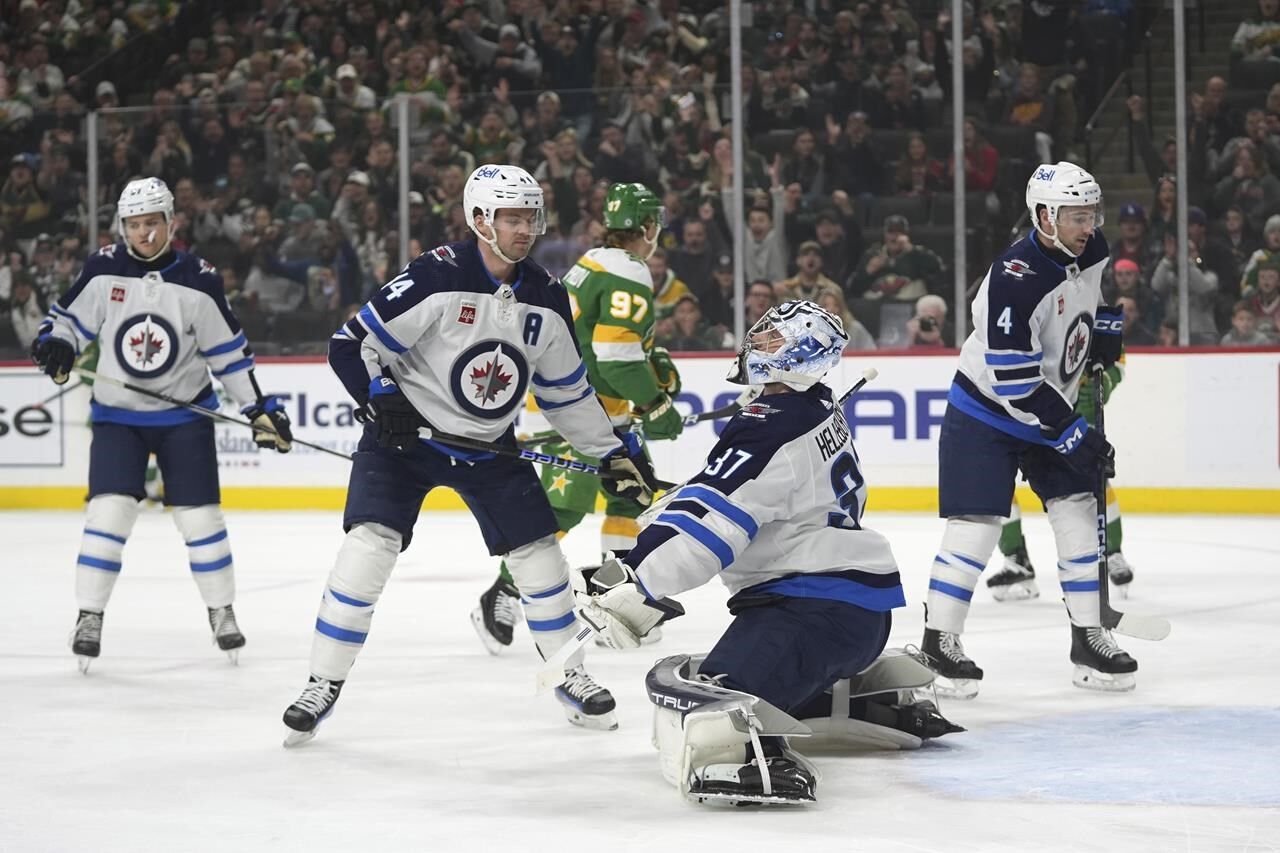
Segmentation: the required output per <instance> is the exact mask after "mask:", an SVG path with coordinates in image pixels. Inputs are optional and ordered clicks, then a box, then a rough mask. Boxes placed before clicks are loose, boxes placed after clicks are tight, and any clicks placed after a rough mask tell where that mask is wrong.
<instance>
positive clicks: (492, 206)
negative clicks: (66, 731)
mask: <svg viewBox="0 0 1280 853" xmlns="http://www.w3.org/2000/svg"><path fill="white" fill-rule="evenodd" d="M462 207H463V209H464V211H465V213H466V216H467V225H468V226H469V227H470V228H471V230H472V231H474V232H475V235H476V237H478V238H480V239H481V240H483V241H484V242H486V243H488V244H489V248H491V249H493V251H494V253H495V254H497V256H498V257H500V258H502V260H504V261H506V262H507V263H509V264H514V263H515V262H516V261H518V260H521V259H520V258H508V257H507V256H506V255H504V254H503V253H502V251H501V250H500V249H499V248H498V242H497V232H496V231H495V230H494V227H493V222H494V215H495V214H496V213H497V212H498V211H499V210H503V209H507V208H515V209H518V210H533V211H535V213H534V217H533V235H534V236H535V237H537V236H539V235H542V234H545V233H546V231H547V212H546V209H545V206H544V203H543V199H542V187H541V186H539V185H538V182H537V181H535V180H534V179H533V176H532V175H530V174H529V173H528V172H526V171H525V170H524V169H521V168H520V167H519V166H502V165H492V166H481V167H480V168H478V169H476V170H475V171H474V172H472V173H471V176H470V177H469V178H467V183H466V185H465V186H463V188H462ZM477 209H478V210H479V211H480V213H481V215H482V217H483V220H484V223H485V224H486V225H488V226H489V232H490V233H489V235H485V234H484V233H483V232H482V231H481V230H480V229H479V228H477V227H476V218H475V212H476V210H477Z"/></svg>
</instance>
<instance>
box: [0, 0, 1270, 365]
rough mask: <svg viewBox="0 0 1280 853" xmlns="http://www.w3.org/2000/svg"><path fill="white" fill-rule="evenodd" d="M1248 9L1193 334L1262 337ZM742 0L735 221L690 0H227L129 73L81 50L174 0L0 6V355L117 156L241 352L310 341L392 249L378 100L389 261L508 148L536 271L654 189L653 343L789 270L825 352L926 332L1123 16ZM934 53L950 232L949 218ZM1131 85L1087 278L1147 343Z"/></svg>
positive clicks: (52, 280)
mask: <svg viewBox="0 0 1280 853" xmlns="http://www.w3.org/2000/svg"><path fill="white" fill-rule="evenodd" d="M1278 5H1280V0H1259V2H1258V10H1257V14H1256V16H1255V17H1254V18H1252V19H1250V20H1249V21H1246V22H1245V23H1242V24H1241V26H1240V32H1239V33H1238V34H1237V35H1236V38H1235V39H1234V40H1233V42H1232V51H1233V56H1234V57H1235V60H1236V61H1235V64H1234V65H1233V72H1232V73H1233V75H1236V74H1239V75H1241V79H1242V80H1246V81H1255V82H1257V81H1264V82H1265V81H1269V80H1271V78H1272V77H1274V78H1275V80H1276V82H1275V85H1271V87H1270V88H1269V89H1266V88H1262V87H1261V86H1257V87H1255V88H1254V89H1248V90H1247V91H1249V92H1250V93H1251V95H1256V97H1253V98H1252V99H1251V100H1247V101H1240V100H1239V99H1233V98H1230V97H1228V96H1227V93H1226V90H1227V82H1226V81H1225V80H1222V79H1221V78H1216V77H1215V78H1213V79H1210V80H1209V81H1208V82H1207V83H1206V84H1205V87H1204V91H1203V93H1197V94H1196V95H1195V96H1194V97H1193V98H1192V105H1191V106H1192V114H1193V115H1192V126H1191V128H1190V150H1189V154H1190V156H1191V158H1192V160H1193V161H1194V163H1193V167H1192V180H1191V190H1192V198H1193V204H1194V205H1195V207H1194V209H1193V210H1192V213H1191V215H1190V217H1189V220H1188V224H1189V226H1190V227H1191V229H1192V238H1191V239H1192V243H1193V245H1192V252H1191V255H1192V258H1193V263H1194V265H1195V269H1194V270H1192V271H1190V278H1191V288H1190V290H1191V294H1190V295H1191V301H1192V304H1191V305H1190V306H1189V307H1190V314H1191V338H1192V342H1193V343H1211V344H1218V343H1219V342H1221V343H1224V344H1252V343H1259V342H1266V343H1275V342H1277V340H1280V338H1278V337H1277V335H1278V333H1277V331H1276V329H1277V320H1278V317H1280V313H1278V312H1280V287H1278V282H1277V275H1280V215H1277V214H1280V179H1278V178H1277V174H1280V173H1278V172H1277V167H1278V166H1280V76H1277V75H1276V74H1275V73H1274V72H1275V70H1276V69H1277V68H1280V16H1278V13H1277V6H1278ZM744 7H745V8H746V13H747V15H748V20H747V24H748V26H747V27H746V28H744V32H743V45H744V53H746V54H747V55H748V56H749V57H750V62H748V63H746V65H745V67H744V69H743V81H742V82H743V89H744V94H745V123H746V127H745V128H744V129H743V133H742V137H743V139H744V142H745V146H746V158H745V162H744V164H743V176H742V177H743V182H744V185H745V187H746V195H747V197H746V209H747V214H746V220H745V221H744V222H743V223H741V224H740V226H739V227H736V228H735V224H734V223H732V222H731V221H730V218H729V215H728V211H729V210H730V209H731V205H730V188H731V186H732V183H733V177H734V176H733V158H732V147H731V142H730V139H731V134H732V133H733V132H734V129H733V128H731V127H730V115H731V104H730V86H729V64H728V43H729V33H728V26H729V18H728V7H727V4H725V3H722V2H719V0H424V2H373V0H356V2H338V0H262V2H261V3H255V4H253V5H252V7H248V6H247V4H246V5H245V8H243V9H242V8H241V6H240V5H239V4H235V3H230V4H227V6H226V11H225V13H224V12H222V11H221V10H219V9H215V10H214V11H213V12H210V13H208V15H209V17H208V24H207V26H206V27H205V28H204V29H202V30H200V31H199V33H198V34H197V35H195V36H194V37H191V38H189V39H185V40H184V41H183V42H181V43H171V44H170V50H168V51H162V52H161V53H160V54H158V55H157V56H155V57H146V56H142V57H137V58H136V59H135V60H134V62H135V64H139V65H140V66H143V67H147V68H149V70H147V71H146V73H145V75H144V76H143V77H142V78H141V82H137V80H136V79H135V80H134V81H133V82H132V83H131V84H130V87H129V88H128V89H127V90H126V89H125V88H124V87H123V86H121V87H118V86H117V85H116V83H115V82H113V81H112V80H105V79H104V80H99V81H97V82H92V78H91V77H89V76H87V75H86V74H85V73H84V71H83V69H85V68H87V67H89V66H91V65H92V64H93V63H94V62H95V61H97V60H98V58H100V57H101V56H103V55H107V54H110V53H111V52H112V51H113V50H124V49H127V48H126V45H128V44H129V40H130V38H131V37H132V36H133V35H134V34H136V33H138V32H153V31H156V32H164V31H165V30H164V28H165V26H166V22H167V21H170V20H172V19H173V18H174V16H175V15H176V14H177V13H178V12H177V10H178V9H179V6H178V4H175V3H172V2H164V0H146V2H131V1H130V0H21V2H14V0H0V157H2V158H3V159H2V160H0V169H2V170H3V172H2V173H0V253H2V254H0V307H3V309H4V310H3V312H0V349H3V351H4V352H7V353H10V354H13V353H16V352H20V351H23V350H25V347H26V346H27V345H28V344H29V342H30V340H31V337H32V336H33V335H34V333H35V327H36V325H38V323H39V319H40V318H41V317H42V316H43V315H44V313H45V311H46V309H47V306H48V304H49V303H50V302H51V301H52V300H53V299H56V298H57V296H58V295H59V294H60V293H62V292H64V291H65V290H66V289H67V288H68V287H69V286H70V285H71V284H72V282H73V281H74V279H75V277H76V275H77V273H78V270H79V268H80V266H81V265H82V264H83V260H84V257H85V255H86V254H87V252H89V251H90V250H92V249H94V248H96V246H90V245H88V243H89V235H90V233H91V228H90V225H91V224H94V223H96V225H97V234H98V240H99V242H100V243H102V242H109V241H112V240H114V239H115V235H114V233H113V232H112V227H113V224H114V202H115V200H116V198H117V197H118V195H119V193H120V190H121V189H122V188H123V186H124V185H125V184H126V183H127V182H128V180H129V179H130V178H132V177H134V176H138V175H144V174H145V175H157V176H159V177H161V178H163V179H164V180H165V181H166V182H167V183H168V184H169V186H170V187H171V188H172V189H173V192H174V195H175V199H176V202H175V207H176V225H177V231H176V242H175V245H176V246H177V247H178V248H180V249H190V250H193V251H197V252H198V253H199V254H201V255H202V256H203V257H205V258H206V259H208V260H209V261H210V262H211V263H213V264H214V265H215V266H217V267H218V269H219V271H220V272H221V274H222V276H223V279H224V282H225V285H226V290H227V293H228V297H229V298H230V300H231V302H232V304H233V306H234V308H235V309H236V311H237V313H238V314H239V315H240V317H241V319H242V322H243V323H244V325H245V327H246V332H247V333H248V335H249V338H250V340H251V341H253V343H254V346H255V348H256V349H258V351H259V352H264V353H271V352H295V353H303V352H319V351H322V350H323V349H324V347H325V341H326V339H327V337H328V335H329V332H330V330H331V329H333V328H335V327H336V326H337V325H338V324H339V323H340V322H341V321H342V320H343V319H344V318H345V317H346V316H347V315H349V314H350V313H351V312H352V311H353V310H354V309H355V308H356V307H357V306H359V305H360V304H361V303H362V302H363V301H364V300H365V299H366V298H368V295H369V294H370V292H371V290H372V289H374V288H377V287H379V286H381V285H382V284H383V283H385V282H386V281H387V279H388V278H390V277H391V276H393V275H394V274H395V271H396V269H397V268H398V265H399V252H400V249H399V247H400V231H401V227H402V223H401V222H400V221H399V217H398V213H397V211H398V204H399V192H400V189H399V188H400V185H401V181H400V173H399V168H400V167H399V151H398V147H397V146H398V134H399V130H400V128H399V126H398V121H399V115H400V112H399V107H398V103H399V99H400V97H401V96H403V97H404V98H406V99H407V100H408V116H409V119H408V128H407V131H408V137H409V141H410V152H409V162H410V168H409V175H408V185H409V187H410V191H409V197H408V201H409V219H408V222H407V223H404V224H403V225H404V227H407V229H408V232H409V234H408V236H409V240H410V253H411V256H412V255H416V254H417V253H419V252H421V251H422V250H424V249H429V248H431V247H433V246H435V245H438V244H440V243H442V242H446V241H451V240H461V239H465V238H467V237H469V232H468V229H467V225H466V214H465V212H464V211H463V210H462V206H461V196H462V187H463V182H464V180H465V178H466V176H467V175H468V174H469V173H470V172H471V170H472V169H474V168H475V166H477V165H481V164H486V163H500V162H513V163H518V164H520V165H522V166H524V167H526V168H527V169H528V170H529V171H530V172H531V173H532V174H533V175H534V176H535V178H536V179H537V180H538V181H539V182H540V183H541V185H542V187H543V190H544V193H545V198H546V203H547V210H548V216H547V219H548V230H547V234H546V235H545V236H543V237H542V238H541V239H540V240H539V241H538V242H537V244H536V246H535V249H534V257H535V259H536V260H538V261H539V262H541V263H543V264H544V265H545V266H547V267H548V268H549V269H550V270H552V271H553V272H555V273H557V274H559V273H563V272H565V271H566V270H567V269H568V268H569V266H571V265H572V264H573V262H574V261H575V260H576V259H577V258H578V257H579V256H580V255H581V254H582V253H583V252H585V251H586V250H588V249H590V248H592V247H594V246H598V245H601V244H602V242H603V226H602V225H601V218H602V217H601V213H602V206H603V203H604V194H605V190H606V188H607V186H608V185H609V184H610V183H612V182H617V181H638V182H643V183H645V184H647V185H649V186H651V187H653V188H655V190H656V191H658V192H659V193H660V194H661V195H662V197H663V200H664V204H665V206H666V209H667V224H666V227H665V229H664V231H663V233H662V237H661V241H660V248H659V251H657V252H656V253H655V254H654V256H653V257H652V258H650V260H649V266H650V269H651V271H652V272H653V276H654V282H655V292H656V294H657V306H658V312H657V313H658V329H657V336H658V340H659V342H660V343H662V344H664V345H666V346H668V347H669V348H671V349H673V350H699V349H727V348H732V347H733V346H734V344H735V341H734V339H733V335H732V332H731V330H732V329H733V328H734V320H735V317H736V314H737V312H739V311H741V312H743V313H744V314H745V316H746V322H747V324H748V325H750V324H751V323H752V322H753V321H754V319H756V318H758V317H759V316H760V315H761V314H763V312H764V311H766V310H767V309H768V308H769V307H770V306H771V305H773V304H776V303H777V302H778V301H781V300H783V299H787V298H795V297H804V298H809V299H814V300H816V301H819V302H820V303H822V304H824V305H826V306H827V307H828V308H830V309H831V310H833V311H835V312H837V313H839V314H840V315H841V316H842V317H843V318H844V320H845V323H846V326H847V327H848V329H849V330H850V334H851V338H852V342H851V345H850V346H851V348H855V349H870V348H875V347H877V346H879V347H919V348H930V347H949V346H954V345H956V343H957V341H956V340H955V335H954V329H953V328H952V324H951V323H950V322H949V320H948V317H949V316H952V313H953V311H952V309H953V307H954V306H953V303H952V300H953V298H954V284H953V282H954V280H955V275H954V272H953V270H952V269H951V258H952V245H953V242H954V240H956V239H963V240H966V241H967V245H968V246H969V258H970V268H969V269H968V270H964V271H963V276H964V277H965V280H967V281H972V280H974V279H975V278H980V277H981V275H982V274H983V273H984V272H985V268H986V265H987V264H989V263H990V256H991V252H992V251H993V250H994V249H997V248H999V247H1001V246H1003V245H1004V244H1005V243H1006V242H1007V240H1008V237H1009V230H1010V227H1011V226H1013V225H1014V224H1015V223H1017V222H1018V220H1019V218H1020V217H1021V216H1023V215H1024V214H1023V209H1022V193H1023V188H1024V187H1025V183H1026V179H1027V176H1028V175H1029V173H1030V170H1031V168H1032V167H1033V166H1034V165H1035V163H1037V162H1041V161H1054V160H1056V159H1059V158H1063V157H1078V156H1079V154H1078V149H1077V148H1076V140H1077V139H1078V133H1079V130H1080V127H1081V125H1082V124H1083V122H1084V120H1085V118H1086V117H1087V116H1088V115H1089V113H1090V112H1092V110H1093V108H1094V107H1095V106H1096V105H1097V103H1098V101H1099V98H1100V97H1101V96H1102V94H1103V93H1104V92H1105V90H1106V88H1107V87H1108V86H1109V84H1110V81H1111V80H1112V79H1113V78H1114V76H1115V74H1116V73H1118V71H1119V70H1120V68H1121V67H1122V62H1121V59H1122V57H1123V55H1124V52H1125V51H1124V45H1126V44H1131V43H1132V42H1133V40H1134V39H1135V38H1136V37H1137V35H1138V32H1137V31H1138V30H1139V29H1141V26H1142V20H1143V19H1142V17H1141V15H1142V14H1143V13H1144V9H1141V8H1136V7H1134V6H1133V4H1132V3H1131V2H1130V0H1088V2H1039V1H1038V0H1036V2H1033V0H972V2H970V0H966V2H965V4H964V9H965V12H964V20H963V22H962V25H963V32H964V33H965V38H964V40H963V42H962V44H960V45H959V46H956V45H954V44H953V43H952V39H951V20H950V17H949V11H948V10H949V8H950V6H949V4H942V11H939V5H938V4H935V3H932V2H929V0H875V2H871V0H820V2H816V3H796V2H793V0H759V2H755V3H751V4H744ZM1145 13H1149V10H1145ZM957 49H958V50H961V51H962V52H963V62H964V70H965V75H964V79H965V102H966V109H965V118H964V122H963V124H964V152H965V153H964V162H963V164H962V165H961V168H963V170H964V173H965V176H966V181H967V187H968V193H967V196H966V198H965V200H964V206H965V210H966V219H967V222H968V226H969V227H968V229H967V230H966V232H965V233H961V234H958V235H957V233H956V229H955V220H954V197H953V196H952V194H951V188H952V178H953V175H954V171H955V169H956V168H957V164H956V163H955V162H954V158H953V157H952V156H951V129H950V128H951V118H950V83H951V74H950V71H949V69H950V58H949V57H950V56H951V55H952V51H954V50H957ZM148 61H151V62H152V63H153V67H149V66H146V63H147V62H148ZM1268 75H1270V76H1268ZM135 84H136V85H135ZM1235 88H1236V87H1235V85H1234V84H1233V90H1234V89H1235ZM1129 108H1130V111H1131V114H1132V115H1133V117H1134V127H1135V138H1136V139H1137V142H1138V144H1139V146H1138V147H1139V152H1140V154H1141V159H1142V163H1143V166H1144V168H1145V169H1146V170H1147V172H1148V174H1149V175H1150V176H1151V178H1152V182H1153V195H1152V197H1151V199H1150V200H1147V199H1139V200H1134V203H1131V204H1128V205H1126V206H1125V207H1124V208H1123V211H1122V213H1121V216H1120V222H1119V223H1118V226H1112V225H1108V226H1107V228H1108V233H1109V235H1110V236H1111V239H1112V243H1113V246H1114V247H1115V253H1114V256H1115V263H1114V267H1113V269H1112V270H1110V271H1109V272H1108V277H1107V290H1108V296H1109V297H1113V298H1118V299H1121V300H1123V301H1124V302H1125V305H1126V308H1128V309H1129V315H1128V316H1129V320H1128V332H1127V336H1128V338H1129V340H1130V341H1131V343H1133V344H1135V345H1136V344H1141V343H1157V342H1158V343H1171V342H1173V341H1176V333H1175V334H1173V336H1172V338H1171V335H1170V326H1169V323H1170V322H1171V320H1176V318H1177V314H1178V306H1177V295H1176V279H1177V270H1176V268H1175V260H1174V258H1175V253H1174V252H1173V251H1172V243H1171V242H1170V239H1169V238H1168V230H1169V228H1170V227H1172V226H1173V225H1174V224H1175V223H1174V218H1175V217H1174V214H1173V205H1172V198H1173V184H1172V183H1171V179H1170V177H1169V172H1170V171H1171V170H1172V163H1173V153H1172V151H1171V149H1170V146H1169V144H1164V145H1163V147H1161V148H1157V146H1156V142H1155V141H1154V140H1153V139H1152V133H1151V129H1150V127H1149V126H1148V125H1147V123H1146V121H1145V117H1144V105H1143V103H1142V101H1141V99H1140V98H1138V99H1131V101H1130V103H1129ZM91 109H96V110H98V113H97V135H96V146H97V150H96V155H97V162H98V164H99V167H100V175H99V182H98V193H97V196H96V197H93V198H90V197H89V193H88V188H87V184H86V170H87V168H88V163H87V161H88V148H89V145H90V141H89V138H88V136H87V131H86V122H85V115H86V112H87V111H88V110H91ZM1024 224H1025V223H1024ZM735 230H740V231H741V232H742V234H743V238H744V240H745V244H746V247H745V248H746V251H745V268H744V270H743V272H744V276H745V280H746V282H747V289H746V294H745V300H744V304H742V305H741V306H739V305H736V304H735V300H734V295H733V280H734V275H733V272H734V271H733V267H732V261H731V256H732V248H731V246H732V240H731V234H732V233H733V232H734V231H735Z"/></svg>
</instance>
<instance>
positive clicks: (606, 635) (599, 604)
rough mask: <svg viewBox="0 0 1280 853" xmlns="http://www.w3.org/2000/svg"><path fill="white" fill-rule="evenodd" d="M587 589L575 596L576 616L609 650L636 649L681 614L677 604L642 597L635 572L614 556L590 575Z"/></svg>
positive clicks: (664, 599) (681, 609) (682, 610)
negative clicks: (597, 634) (649, 636)
mask: <svg viewBox="0 0 1280 853" xmlns="http://www.w3.org/2000/svg"><path fill="white" fill-rule="evenodd" d="M587 589H588V592H587V593H582V592H579V593H577V598H578V605H579V609H578V616H579V617H580V618H581V619H582V620H583V621H584V622H586V623H587V624H588V625H590V626H591V627H592V628H594V629H595V630H596V631H597V632H598V633H599V634H600V636H601V638H603V639H604V641H605V643H606V645H608V646H609V647H610V648H612V649H634V648H638V647H639V646H640V640H641V638H642V637H644V636H645V635H646V634H648V633H649V632H650V631H652V630H653V629H654V628H655V627H657V625H659V624H660V623H662V622H665V621H667V620H668V619H674V618H675V617H677V616H683V615H684V608H683V607H681V606H680V604H679V603H678V602H676V601H673V600H671V599H669V598H663V599H659V600H655V599H652V598H650V597H649V596H647V595H645V593H644V590H643V588H642V587H641V586H640V581H639V580H638V579H637V578H636V574H635V572H633V571H632V570H631V568H630V567H629V566H627V565H625V564H624V563H621V562H619V561H618V560H617V559H616V558H614V557H610V558H609V559H607V560H605V562H604V565H602V566H601V567H600V568H599V569H597V570H596V571H595V572H594V573H593V574H592V575H591V578H590V580H588V581H587Z"/></svg>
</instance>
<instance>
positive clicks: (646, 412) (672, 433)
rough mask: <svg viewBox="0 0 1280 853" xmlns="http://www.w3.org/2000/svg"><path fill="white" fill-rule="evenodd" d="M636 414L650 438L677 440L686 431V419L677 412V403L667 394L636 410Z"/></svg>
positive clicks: (660, 395)
mask: <svg viewBox="0 0 1280 853" xmlns="http://www.w3.org/2000/svg"><path fill="white" fill-rule="evenodd" d="M636 414H637V415H639V417H640V423H642V424H643V425H644V434H645V436H646V437H648V438H653V439H659V440H662V439H668V438H675V437H676V436H678V435H679V434H680V433H681V432H683V431H684V417H683V416H682V415H681V414H680V413H679V412H678V411H676V406H675V402H674V401H673V400H672V399H671V398H670V397H668V396H667V395H666V394H659V395H658V396H657V397H655V398H654V399H653V401H652V402H650V403H648V404H647V405H644V406H641V407H640V408H638V409H636Z"/></svg>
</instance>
